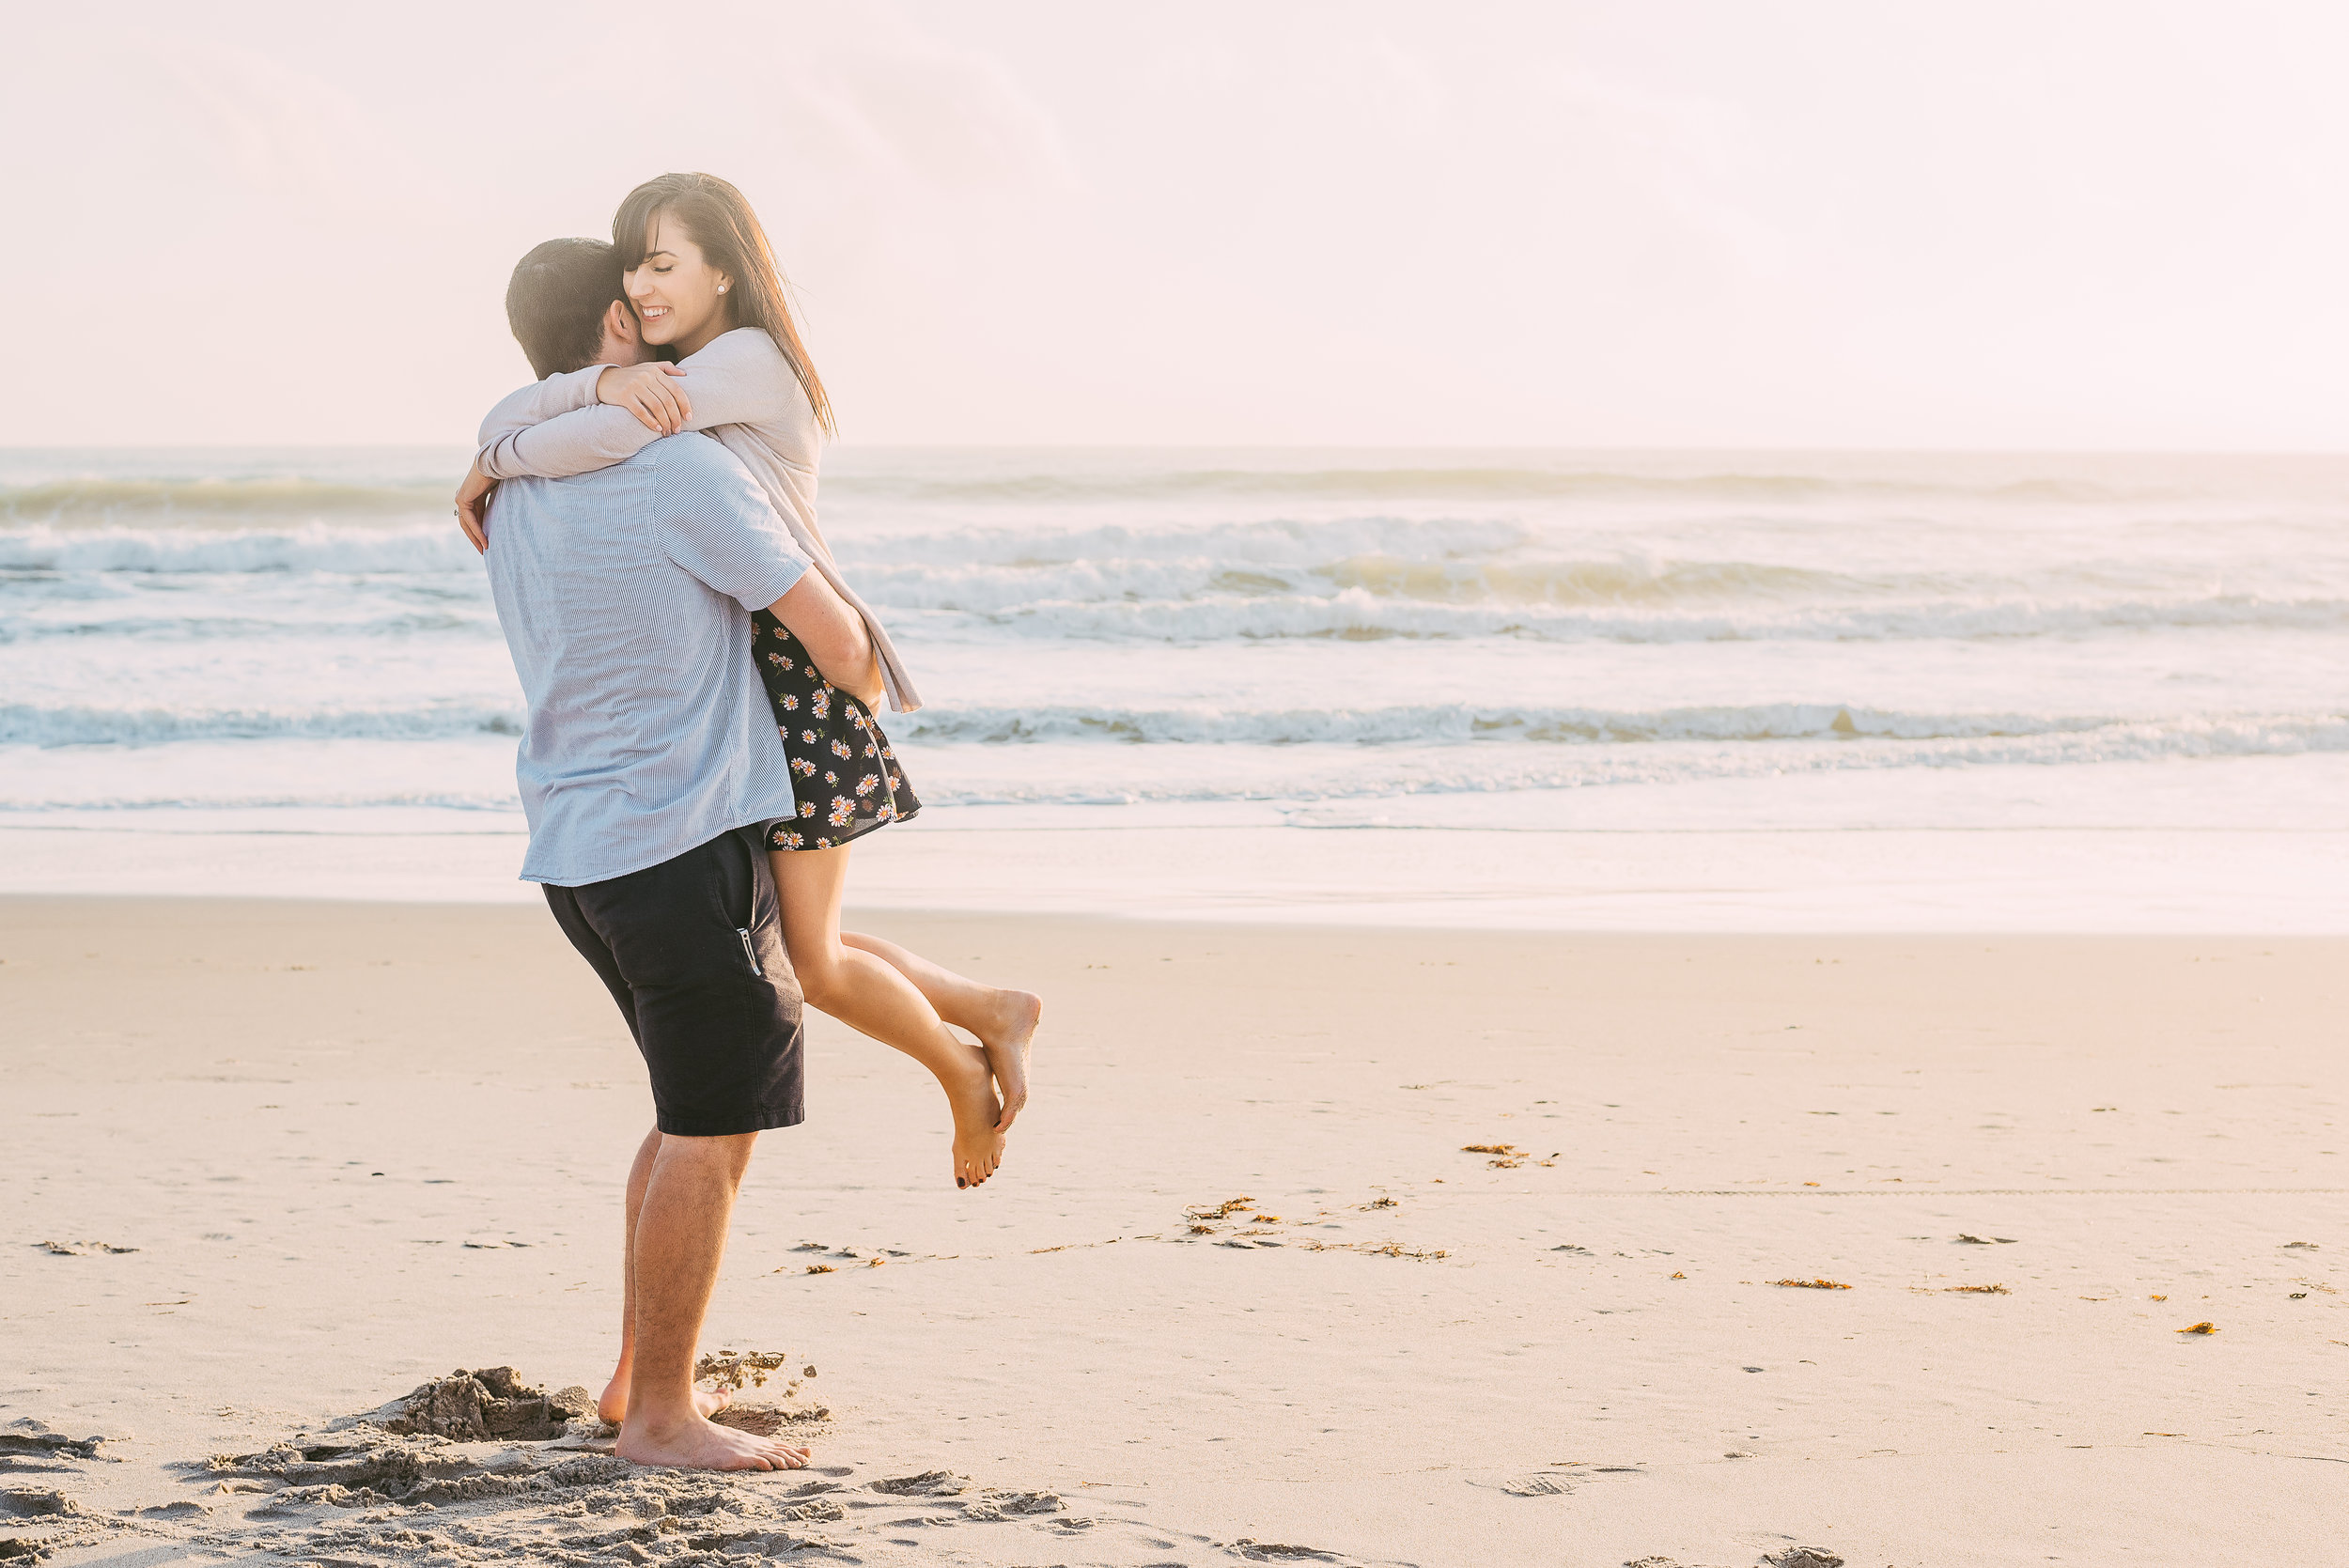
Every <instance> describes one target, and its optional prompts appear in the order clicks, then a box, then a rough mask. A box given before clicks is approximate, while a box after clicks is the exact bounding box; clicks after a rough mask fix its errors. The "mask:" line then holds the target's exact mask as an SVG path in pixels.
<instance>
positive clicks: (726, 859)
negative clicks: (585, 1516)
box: [459, 240, 878, 1469]
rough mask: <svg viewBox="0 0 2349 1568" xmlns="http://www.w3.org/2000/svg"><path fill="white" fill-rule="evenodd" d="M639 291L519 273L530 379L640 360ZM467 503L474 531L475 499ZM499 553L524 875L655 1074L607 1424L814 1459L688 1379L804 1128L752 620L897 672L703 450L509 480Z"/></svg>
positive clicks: (839, 664)
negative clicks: (756, 1427)
mask: <svg viewBox="0 0 2349 1568" xmlns="http://www.w3.org/2000/svg"><path fill="white" fill-rule="evenodd" d="M620 281H621V273H620V264H619V261H618V258H617V257H616V256H614V254H613V252H612V248H611V247H610V246H609V245H605V244H602V243H600V242H599V241H591V240H558V241H549V242H548V243H546V244H543V245H540V246H538V247H537V249H536V250H533V251H532V252H531V253H530V254H529V255H528V256H525V257H523V258H522V261H521V265H520V266H519V267H517V268H516V269H515V273H514V280H513V283H512V285H511V287H509V288H508V290H507V295H506V315H507V318H508V320H509V322H510V323H511V325H512V326H513V329H514V335H515V336H516V338H517V339H519V340H520V341H521V345H522V348H523V351H524V352H525V353H527V354H528V355H529V356H530V361H531V365H532V368H533V369H535V370H537V371H538V372H539V374H540V375H542V376H543V375H547V374H551V373H552V372H554V371H559V370H573V369H579V368H582V367H583V366H585V365H592V364H599V363H600V364H614V365H633V364H636V363H638V362H639V361H640V360H642V359H643V358H645V357H646V355H645V353H644V350H643V346H642V344H641V343H640V342H639V340H638V339H637V336H636V329H635V318H634V317H633V316H632V315H631V314H630V310H629V307H628V305H627V303H625V301H624V299H623V297H622V294H621V287H620ZM479 502H480V489H478V488H477V487H475V486H474V485H473V484H472V483H471V482H469V484H468V488H467V489H466V490H464V491H460V492H459V513H460V516H464V517H465V520H466V521H467V523H468V525H469V526H468V532H469V533H475V532H476V531H477V530H478V529H480V528H481V526H482V523H481V520H480V518H479V516H478V511H477V506H478V504H479ZM468 514H471V515H468ZM475 543H476V544H483V543H484V540H483V538H482V537H481V536H479V535H478V533H476V537H475ZM484 553H485V555H486V558H487V561H488V565H489V572H490V588H491V590H492V592H493V594H494V595H495V598H496V600H497V609H498V621H499V624H500V625H501V626H502V627H503V628H504V629H505V631H506V645H507V648H508V650H509V651H510V652H511V653H512V655H513V659H514V669H515V673H516V674H517V675H520V676H521V686H522V692H523V695H524V697H525V698H526V700H527V702H528V707H529V712H528V719H527V722H526V724H525V727H524V729H523V734H522V741H521V753H520V756H519V758H518V760H517V764H516V769H515V771H516V775H517V778H518V780H519V782H520V784H521V797H522V807H523V810H524V812H525V814H526V815H527V816H528V818H529V822H530V848H529V852H528V854H527V855H526V856H525V857H524V860H523V862H522V877H523V879H524V880H527V881H534V882H538V883H540V884H542V885H543V886H544V888H545V891H546V896H547V903H548V905H549V906H550V907H551V908H552V909H553V911H554V918H555V920H556V922H557V923H558V924H561V925H562V927H563V931H564V934H565V935H566V936H568V938H569V939H570V940H571V944H572V945H573V946H574V947H576V948H578V949H579V951H580V953H581V954H582V955H583V956H584V957H585V958H586V960H587V962H588V963H589V964H590V965H592V966H593V967H594V969H595V970H596V972H597V974H598V975H599V977H600V978H601V979H602V981H603V983H604V985H605V986H606V987H607V988H609V989H610V991H611V993H612V996H613V999H614V1001H617V1002H618V1003H619V1007H620V1012H621V1015H622V1016H623V1017H625V1018H626V1019H627V1020H628V1026H629V1030H630V1032H631V1033H632V1034H633V1035H634V1036H635V1038H636V1043H637V1048H638V1049H639V1050H640V1051H642V1053H643V1055H644V1058H645V1062H646V1066H647V1068H648V1069H649V1071H650V1074H651V1079H652V1091H653V1104H654V1108H655V1111H656V1125H655V1126H654V1129H653V1131H652V1132H651V1133H650V1134H648V1135H647V1136H646V1139H645V1141H644V1143H643V1145H642V1146H641V1147H640V1148H639V1149H638V1150H637V1154H636V1162H635V1165H634V1168H633V1169H632V1170H631V1171H630V1173H629V1186H628V1223H627V1233H626V1234H627V1242H626V1250H625V1253H624V1267H625V1271H626V1272H625V1287H626V1288H625V1291H624V1295H623V1307H622V1316H621V1329H620V1358H619V1365H618V1367H617V1369H616V1370H615V1371H614V1374H613V1377H612V1383H611V1386H610V1387H609V1388H608V1389H605V1390H604V1396H603V1400H602V1402H601V1408H602V1411H603V1413H604V1415H605V1417H606V1419H608V1420H613V1421H618V1422H619V1423H620V1438H619V1446H618V1452H619V1453H620V1455H621V1456H622V1457H623V1458H626V1459H630V1460H632V1461H634V1462H636V1463H638V1464H644V1465H680V1466H691V1467H702V1468H710V1469H796V1468H798V1467H801V1466H803V1465H805V1464H806V1463H807V1461H808V1451H807V1450H806V1449H803V1448H793V1447H789V1446H786V1445H785V1444H783V1443H781V1442H777V1441H775V1440H773V1439H771V1438H766V1437H760V1436H754V1435H752V1434H750V1433H747V1432H742V1431H738V1430H736V1429H734V1428H730V1427H723V1426H719V1425H717V1424H715V1423H714V1422H712V1421H709V1420H708V1416H709V1414H710V1411H711V1409H713V1408H714V1405H715V1402H714V1401H712V1400H709V1399H708V1397H707V1396H696V1394H695V1392H694V1389H693V1362H694V1355H695V1350H696V1347H697V1343H698V1341H699V1339H700V1335H701V1327H702V1318H703V1315H704V1313H705V1312H707V1310H708V1305H709V1296H710V1291H711V1289H712V1287H713V1286H714V1285H715V1283H716V1281H717V1273H718V1263H719V1259H720V1256H721V1255H722V1253H723V1250H724V1246H725V1236H726V1225H727V1221H728V1219H729V1218H730V1216H731V1215H732V1212H733V1206H734V1200H735V1194H736V1192H737V1190H738V1189H739V1187H740V1185H741V1180H742V1174H743V1172H744V1171H745V1170H746V1169H747V1167H748V1165H749V1163H750V1157H751V1145H752V1143H753V1142H754V1141H755V1140H756V1138H757V1136H758V1134H759V1133H760V1132H762V1131H765V1130H767V1129H769V1128H772V1127H785V1126H794V1125H796V1124H797V1123H798V1122H799V1121H800V1119H801V1037H800V990H799V986H798V984H797V982H796V981H795V980H794V979H793V977H792V973H791V967H790V960H789V959H788V958H787V957H786V955H785V952H784V947H783V942H782V939H781V927H780V924H779V922H778V917H777V910H776V902H775V891H774V883H773V880H772V873H771V872H770V870H769V868H768V863H767V856H766V854H765V852H764V850H763V848H762V847H761V837H762V830H763V828H764V825H765V824H766V823H768V822H770V821H772V820H775V819H778V818H784V817H789V816H791V815H793V804H792V795H791V785H790V782H789V781H790V774H789V772H788V770H787V768H786V762H785V758H784V754H783V747H782V741H781V739H780V738H779V737H777V735H776V732H775V726H774V723H773V721H772V719H771V717H770V714H769V713H768V711H767V699H766V694H765V691H764V690H763V689H762V688H761V686H760V684H759V681H758V677H757V675H756V672H755V671H754V669H753V668H752V666H751V660H750V657H749V654H748V651H747V650H748V648H749V646H750V619H749V613H750V612H751V611H752V610H754V609H759V608H771V609H772V610H773V612H774V613H775V615H776V616H777V617H778V618H779V619H780V620H781V621H782V622H783V623H784V625H785V626H786V627H788V628H789V629H790V630H791V633H792V635H793V636H795V637H797V638H799V639H800V641H801V643H802V644H804V645H805V646H806V648H807V650H808V653H809V656H810V657H811V658H813V659H814V660H816V662H817V667H818V668H819V669H821V670H822V671H823V673H824V675H825V676H826V678H828V679H831V680H832V681H833V682H834V683H835V684H837V685H841V686H846V687H848V688H851V689H857V690H863V689H866V688H869V687H870V686H871V685H872V684H874V682H875V681H876V680H877V679H878V673H877V671H876V668H875V665H874V660H873V648H872V644H871V642H870V640H869V639H868V638H867V636H866V634H865V630H864V625H863V620H862V618H861V617H859V616H858V615H857V614H856V613H854V612H853V611H851V610H850V609H849V608H848V605H847V604H846V603H844V602H843V601H842V600H841V598H840V597H839V596H838V595H837V594H836V593H834V592H833V591H832V588H831V586H830V585H829V584H827V583H826V582H824V580H823V577H822V576H821V574H819V573H817V572H813V571H809V570H807V565H808V563H807V561H806V558H805V557H804V556H803V555H801V553H800V551H799V550H798V548H797V547H796V546H795V545H794V544H793V543H792V541H791V537H790V535H789V534H788V533H787V532H786V529H785V527H784V525H783V523H782V522H781V520H778V519H777V518H776V516H775V514H774V511H773V509H772V507H771V506H770V505H769V504H768V502H767V500H766V497H765V495H764V494H763V493H762V492H761V491H760V489H759V488H758V486H757V484H756V483H755V482H754V480H753V479H752V478H751V476H750V474H748V472H746V471H745V470H744V469H743V468H742V466H741V464H740V463H739V462H738V461H736V459H735V458H734V457H733V456H732V455H731V454H729V453H728V452H727V451H726V449H725V448H724V447H723V446H721V445H719V444H718V443H717V442H714V441H710V440H708V439H707V438H705V437H702V436H699V435H693V434H690V433H689V434H684V435H677V436H671V437H667V438H665V439H663V440H660V441H656V442H653V443H652V444H651V445H649V446H647V447H646V448H645V450H644V451H642V452H641V453H639V454H637V456H635V457H634V458H630V459H629V460H628V461H626V462H624V463H620V464H618V465H616V466H614V467H612V468H608V469H603V470H599V471H598V472H596V473H592V474H580V475H578V476H577V477H574V478H568V479H517V480H510V481H508V482H507V483H506V484H505V485H504V486H502V487H500V488H499V489H498V490H497V492H496V505H495V514H494V519H493V520H492V521H491V522H490V525H489V526H488V529H487V537H486V546H485V550H484Z"/></svg>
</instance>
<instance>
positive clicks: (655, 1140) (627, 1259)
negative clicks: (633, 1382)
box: [596, 1127, 661, 1426]
mask: <svg viewBox="0 0 2349 1568" xmlns="http://www.w3.org/2000/svg"><path fill="white" fill-rule="evenodd" d="M660 1152H661V1129H660V1128H659V1127H655V1128H653V1130H652V1131H650V1132H648V1133H646V1134H645V1141H643V1142H642V1143H639V1144H638V1145H636V1160H635V1163H634V1164H632V1165H630V1167H629V1168H628V1219H627V1230H626V1231H625V1233H624V1234H623V1239H622V1241H621V1244H620V1359H619V1364H618V1365H616V1366H614V1368H613V1369H612V1381H611V1382H609V1383H607V1384H605V1385H604V1388H603V1397H602V1398H601V1399H599V1400H598V1401H596V1414H597V1415H599V1416H601V1417H602V1418H603V1419H604V1420H605V1421H610V1422H611V1423H612V1424H613V1425H614V1426H617V1425H618V1424H619V1423H620V1422H621V1421H622V1420H624V1419H625V1418H626V1417H627V1415H628V1387H629V1374H630V1369H631V1368H633V1367H634V1365H635V1362H636V1219H637V1216H639V1215H640V1214H642V1213H643V1212H644V1208H645V1188H646V1187H647V1186H649V1185H650V1184H651V1182H652V1162H653V1157H654V1156H656V1155H658V1154H659V1153H660Z"/></svg>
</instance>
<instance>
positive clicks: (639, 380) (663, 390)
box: [596, 360, 693, 436]
mask: <svg viewBox="0 0 2349 1568" xmlns="http://www.w3.org/2000/svg"><path fill="white" fill-rule="evenodd" d="M684 374H685V372H684V371H682V370H680V369H678V368H677V366H676V365H664V364H662V363H661V361H659V360H652V361H649V362H647V363H646V364H644V365H612V366H610V367H608V368H607V369H606V370H605V371H604V373H603V374H602V375H600V376H598V377H597V378H596V401H597V402H599V403H610V404H611V405H613V407H614V408H621V409H626V410H627V411H629V412H630V413H632V414H634V415H635V416H636V417H637V418H638V419H640V420H642V421H644V425H645V428H646V429H647V430H650V431H651V432H652V433H653V434H655V435H657V436H673V435H676V434H677V432H678V431H679V430H682V429H684V428H685V422H686V421H687V420H689V419H691V418H692V417H693V405H692V401H691V400H690V399H688V398H687V397H686V396H685V389H684V388H683V387H681V386H679V385H677V382H676V380H673V378H675V377H678V376H682V375H684Z"/></svg>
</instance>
